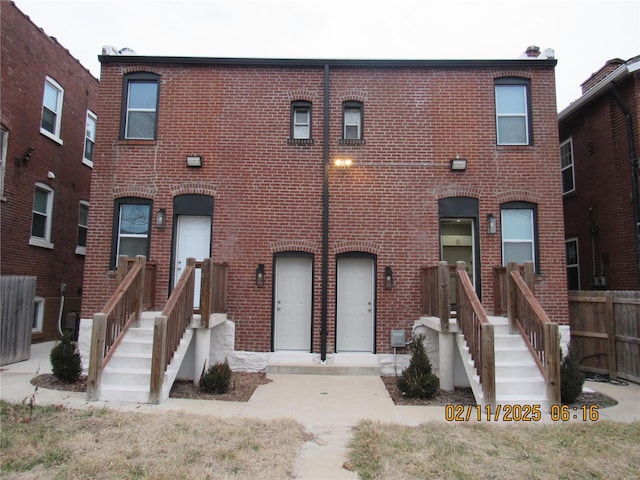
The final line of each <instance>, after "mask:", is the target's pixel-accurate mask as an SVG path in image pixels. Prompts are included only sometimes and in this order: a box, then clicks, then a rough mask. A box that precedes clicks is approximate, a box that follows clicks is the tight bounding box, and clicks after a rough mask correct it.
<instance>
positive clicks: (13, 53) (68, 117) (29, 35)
mask: <svg viewBox="0 0 640 480" xmlns="http://www.w3.org/2000/svg"><path fill="white" fill-rule="evenodd" d="M0 16H1V19H2V24H1V35H2V37H1V41H0V43H1V47H2V116H1V123H2V130H3V138H5V140H7V142H6V144H7V145H6V147H7V149H6V165H5V171H4V190H3V198H2V202H1V203H0V208H1V209H2V215H1V216H2V220H1V221H2V262H1V271H2V275H31V276H36V277H37V289H36V295H37V296H38V297H42V298H43V299H44V318H43V329H42V332H39V333H36V332H34V334H33V336H32V339H33V340H34V341H39V340H47V339H54V338H57V324H58V316H59V310H60V299H61V285H62V284H63V283H64V284H66V292H65V297H66V298H65V307H64V312H63V314H66V313H68V312H73V311H76V312H78V311H79V310H80V303H81V299H80V297H81V295H82V275H83V268H84V256H83V255H78V254H76V253H75V251H76V246H77V238H78V236H77V235H78V211H79V205H80V201H81V200H84V201H87V202H88V201H89V188H90V182H91V168H89V167H88V166H86V165H83V163H82V159H83V153H84V138H85V125H86V118H87V110H91V111H93V112H96V110H97V100H98V81H97V80H96V79H95V78H94V77H93V76H92V75H91V74H90V73H89V71H87V70H86V69H85V68H84V67H83V66H82V65H80V63H79V62H78V61H77V60H76V59H75V58H73V57H72V56H71V55H70V54H69V52H68V51H67V50H66V49H65V48H64V47H62V46H61V45H60V44H59V43H57V41H56V40H55V39H54V38H52V37H49V36H48V35H47V34H46V33H44V32H43V31H42V30H41V29H39V28H38V27H37V26H36V25H34V24H33V23H32V22H31V20H29V18H28V17H27V16H25V15H24V14H23V13H22V12H21V11H20V10H18V8H17V7H16V6H15V4H13V2H4V1H3V2H0ZM47 76H48V77H49V78H51V79H53V80H54V81H55V82H56V83H57V84H59V85H60V86H61V87H62V88H63V90H64V96H63V104H62V119H61V126H60V139H61V140H62V144H61V143H60V142H57V141H55V140H52V139H51V138H49V137H47V136H45V135H43V134H42V133H41V132H40V124H41V118H42V108H43V91H44V86H45V79H46V77H47ZM30 149H32V150H30ZM49 172H51V174H49ZM53 175H55V178H51V177H52V176H53ZM36 183H42V184H45V185H47V186H48V187H49V188H50V189H51V190H52V191H53V209H52V223H51V237H50V243H52V244H53V248H43V247H41V246H33V245H30V237H31V222H32V212H33V208H34V188H35V185H36Z"/></svg>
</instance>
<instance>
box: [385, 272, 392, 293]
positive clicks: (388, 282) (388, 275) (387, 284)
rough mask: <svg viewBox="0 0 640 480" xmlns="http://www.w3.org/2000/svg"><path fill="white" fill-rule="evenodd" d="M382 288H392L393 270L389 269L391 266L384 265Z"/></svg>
mask: <svg viewBox="0 0 640 480" xmlns="http://www.w3.org/2000/svg"><path fill="white" fill-rule="evenodd" d="M384 288H386V289H387V290H391V289H392V288H393V270H391V267H384Z"/></svg>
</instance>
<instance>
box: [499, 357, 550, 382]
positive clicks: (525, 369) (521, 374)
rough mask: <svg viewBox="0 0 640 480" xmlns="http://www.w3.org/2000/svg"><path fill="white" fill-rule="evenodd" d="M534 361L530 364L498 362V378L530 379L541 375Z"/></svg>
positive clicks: (529, 362)
mask: <svg viewBox="0 0 640 480" xmlns="http://www.w3.org/2000/svg"><path fill="white" fill-rule="evenodd" d="M539 373H540V371H539V370H538V366H537V365H536V364H535V363H534V362H533V360H531V361H528V362H496V378H504V377H506V378H511V377H516V378H529V377H532V376H536V375H539Z"/></svg>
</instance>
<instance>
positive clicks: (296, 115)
mask: <svg viewBox="0 0 640 480" xmlns="http://www.w3.org/2000/svg"><path fill="white" fill-rule="evenodd" d="M291 138H292V139H293V140H310V139H311V102H293V103H291Z"/></svg>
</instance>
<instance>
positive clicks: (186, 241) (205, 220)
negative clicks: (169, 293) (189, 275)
mask: <svg viewBox="0 0 640 480" xmlns="http://www.w3.org/2000/svg"><path fill="white" fill-rule="evenodd" d="M176 225H177V226H176V248H175V260H174V261H175V263H174V266H173V271H174V279H173V285H174V286H175V285H176V284H177V283H178V280H180V276H181V275H182V272H183V271H184V268H185V267H186V265H187V258H189V257H193V258H195V259H196V260H197V261H202V260H204V259H205V258H208V257H209V255H210V254H211V217H205V216H192V215H180V216H178V221H177V224H176ZM200 277H201V270H200V269H197V270H196V285H195V295H194V301H193V305H194V307H196V308H197V307H199V306H200Z"/></svg>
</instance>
